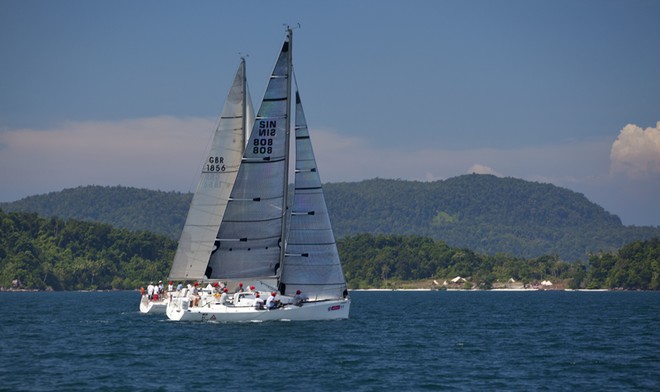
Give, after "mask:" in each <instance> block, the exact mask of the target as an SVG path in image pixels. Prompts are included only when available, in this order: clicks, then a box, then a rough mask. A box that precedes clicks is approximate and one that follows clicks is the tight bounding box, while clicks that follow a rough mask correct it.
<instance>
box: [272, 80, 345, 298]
mask: <svg viewBox="0 0 660 392" xmlns="http://www.w3.org/2000/svg"><path fill="white" fill-rule="evenodd" d="M295 138H296V161H295V190H294V196H293V204H292V208H291V217H290V222H289V226H290V229H289V237H288V241H287V247H286V255H285V259H284V267H283V269H282V276H281V279H280V282H281V284H280V291H281V292H284V291H286V293H294V292H295V291H296V290H297V289H300V290H302V291H303V292H304V293H305V294H306V295H307V296H308V297H309V298H310V299H336V298H341V297H342V296H344V295H345V290H346V281H345V278H344V273H343V271H342V268H341V263H340V260H339V253H338V252H337V245H336V243H335V237H334V234H333V233H332V227H331V225H330V218H329V216H328V209H327V207H326V203H325V197H324V196H323V188H322V186H321V178H320V176H319V171H318V169H317V166H316V158H315V157H314V150H313V149H312V143H311V139H310V137H309V131H308V129H307V121H306V120H305V114H304V112H303V108H302V102H301V99H300V94H299V93H298V89H297V86H296V122H295Z"/></svg>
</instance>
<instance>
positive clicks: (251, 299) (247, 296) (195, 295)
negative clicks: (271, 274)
mask: <svg viewBox="0 0 660 392" xmlns="http://www.w3.org/2000/svg"><path fill="white" fill-rule="evenodd" d="M182 289H183V287H182V284H181V283H179V286H178V287H177V291H178V292H182ZM188 293H189V298H190V306H191V307H197V306H200V301H201V300H202V298H205V299H206V301H205V302H206V303H209V302H210V301H209V300H208V299H207V298H209V297H214V298H215V301H214V302H216V303H220V304H222V305H225V306H250V304H251V305H252V306H254V308H255V309H257V310H275V309H278V308H281V307H283V306H284V305H288V304H293V305H296V306H302V305H303V303H304V302H305V301H306V300H307V298H306V297H304V296H303V295H302V293H301V291H300V290H297V291H296V295H295V296H294V297H293V302H286V303H284V302H282V301H281V299H280V298H278V297H277V292H275V291H272V292H270V295H268V297H267V298H266V299H265V300H264V298H263V297H262V293H261V292H259V291H257V290H255V287H254V286H248V287H243V283H242V282H241V283H239V284H238V286H237V287H236V289H235V290H234V292H233V295H231V296H230V294H229V289H228V287H227V286H226V285H225V284H224V283H221V282H215V283H213V284H211V283H209V284H208V285H207V286H206V287H205V288H203V289H201V288H200V286H199V283H198V282H195V283H194V284H193V285H188Z"/></svg>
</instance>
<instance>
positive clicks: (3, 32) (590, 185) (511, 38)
mask: <svg viewBox="0 0 660 392" xmlns="http://www.w3.org/2000/svg"><path fill="white" fill-rule="evenodd" d="M658 20H660V1H646V0H578V1H574V0H548V1H539V0H520V1H519V0H500V1H490V0H466V1H458V0H440V1H432V0H429V1H421V0H406V1H391V0H362V1H349V0H336V1H306V0H300V1H281V0H273V1H257V0H241V1H239V0H235V1H204V0H199V1H193V2H182V1H169V0H143V1H127V0H116V1H99V0H59V1H45V0H41V1H35V0H0V201H14V200H18V199H21V198H23V197H26V196H30V195H35V194H42V193H48V192H53V191H60V190H62V189H65V188H72V187H77V186H84V185H111V186H112V185H124V186H133V187H142V188H148V189H158V190H164V191H172V190H173V191H180V192H189V191H192V190H194V188H195V185H196V178H197V175H198V171H199V168H200V167H201V165H202V159H203V156H204V153H205V150H206V149H207V148H208V144H209V142H210V136H211V133H212V131H213V130H214V127H215V123H216V121H217V116H218V114H219V112H220V110H221V109H222V106H223V105H224V100H225V97H226V95H227V92H228V90H229V87H230V85H231V82H232V80H233V78H234V75H235V72H236V69H237V67H238V64H239V62H240V57H241V56H247V57H246V58H247V67H248V83H249V87H250V92H251V95H252V98H253V100H254V104H255V107H258V105H259V102H260V100H261V97H262V96H263V92H264V89H265V87H266V83H267V80H268V76H269V75H270V72H271V71H272V67H273V65H274V63H275V60H276V57H277V54H278V52H279V49H280V47H281V44H282V42H283V40H284V37H285V26H286V25H290V26H295V27H297V26H298V24H299V25H300V28H296V29H295V30H294V44H293V45H294V46H293V56H294V66H295V70H296V79H297V81H298V86H299V88H300V92H301V96H302V99H303V102H304V104H305V114H306V117H307V122H308V125H309V127H310V133H311V136H312V140H313V143H314V148H315V152H316V155H317V160H318V165H319V172H320V174H321V178H322V181H323V182H346V181H360V180H364V179H370V178H375V177H379V178H395V179H405V180H417V181H436V180H444V179H447V178H451V177H455V176H459V175H463V174H468V173H484V174H486V173H488V174H494V175H497V176H500V177H515V178H521V179H524V180H528V181H537V182H542V183H551V184H554V185H557V186H560V187H564V188H567V189H570V190H573V191H576V192H580V193H582V194H584V195H585V196H586V197H587V198H588V199H589V200H591V201H593V202H595V203H598V204H599V205H601V206H602V207H603V208H605V209H606V210H607V211H608V212H610V213H612V214H616V215H617V216H619V217H620V218H621V220H622V222H623V223H624V224H626V225H638V226H645V225H650V226H660V203H659V200H660V23H658Z"/></svg>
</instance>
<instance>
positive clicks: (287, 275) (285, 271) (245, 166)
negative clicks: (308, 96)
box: [167, 29, 351, 322]
mask: <svg viewBox="0 0 660 392" xmlns="http://www.w3.org/2000/svg"><path fill="white" fill-rule="evenodd" d="M292 38H293V37H292V31H291V29H288V30H287V37H286V39H285V42H284V44H283V46H282V50H281V51H280V54H279V57H278V59H277V62H276V64H275V68H274V70H273V73H272V74H271V77H270V81H269V83H268V86H267V89H266V92H265V94H264V98H263V101H262V103H261V106H260V109H259V112H258V114H257V117H256V119H255V122H254V125H253V127H252V132H251V134H250V138H249V139H248V143H247V147H246V148H245V150H244V152H243V154H242V158H241V159H240V167H239V168H238V173H237V174H236V176H235V181H234V182H233V187H232V189H231V194H230V195H229V197H228V199H227V203H226V208H225V209H224V214H215V215H214V216H213V219H218V218H219V220H218V222H217V225H219V227H218V226H217V225H216V231H215V233H214V236H213V237H212V238H208V236H207V238H205V239H201V240H197V239H193V238H195V237H194V236H193V235H192V234H194V233H191V234H190V238H191V239H189V240H188V241H195V243H196V244H197V243H198V242H200V241H205V242H206V244H207V245H206V247H207V249H206V253H205V254H203V255H202V252H200V253H199V257H197V258H196V259H195V263H197V264H199V265H198V266H197V267H196V268H195V269H194V270H193V268H187V267H186V268H187V270H186V271H187V273H186V274H185V275H182V274H181V273H176V274H175V273H174V272H176V271H179V270H180V268H182V267H177V268H175V267H176V266H173V268H172V271H173V273H172V274H171V275H172V276H171V278H173V279H180V278H185V279H188V280H190V279H197V280H209V281H222V282H225V283H227V284H228V285H230V286H231V285H232V284H233V285H235V284H236V282H239V281H240V282H245V283H246V287H251V286H255V289H254V290H252V291H250V292H243V293H237V294H235V295H234V298H233V301H231V302H225V301H221V300H220V299H219V298H218V297H216V296H213V295H205V296H203V297H202V299H201V301H200V303H199V305H198V306H194V307H193V306H191V305H190V301H189V300H188V298H186V297H185V296H179V297H177V298H175V299H173V300H172V301H171V302H170V303H169V304H168V306H167V316H168V318H170V319H171V320H188V321H220V322H238V321H267V320H333V319H346V318H348V315H349V310H350V303H351V302H350V298H348V291H347V288H346V281H345V277H344V273H343V271H342V267H341V263H340V260H339V254H338V252H337V246H336V243H335V238H334V235H333V233H332V227H331V225H330V219H329V217H328V212H327V208H326V204H325V198H324V196H323V190H322V187H321V181H320V177H319V174H318V170H317V168H316V159H315V157H314V152H313V149H312V144H311V141H310V137H309V133H308V130H307V124H306V121H305V116H304V113H303V111H302V103H301V100H300V95H299V94H298V92H297V91H296V94H295V96H296V100H295V112H296V115H295V131H294V132H295V150H294V151H290V150H291V149H290V148H289V144H290V135H291V125H293V124H292V122H291V118H292V116H291V112H292V106H293V104H294V102H293V100H292V90H293V87H294V78H293V65H292ZM296 90H297V87H296ZM294 153H295V160H294V162H295V181H294V189H293V199H292V200H291V201H289V183H288V172H289V164H290V157H293V155H294ZM193 201H194V200H193ZM191 209H192V207H191ZM209 219H211V218H209ZM184 231H185V230H184ZM182 237H183V236H182ZM182 242H183V241H182ZM183 244H184V246H185V242H183ZM179 246H180V247H181V246H182V244H181V243H180V244H179ZM199 246H200V247H201V244H200V245H199ZM178 253H179V252H178V251H177V254H178ZM202 256H203V257H202ZM176 263H177V260H176V259H175V264H176ZM188 264H192V263H188V262H186V263H184V264H183V265H184V266H187V265H188ZM202 264H203V265H204V267H201V265H202ZM255 292H261V294H262V295H263V297H266V296H268V295H272V296H273V297H275V299H276V300H277V302H278V303H279V306H277V307H275V308H273V309H270V310H269V309H259V308H258V307H255V297H256V293H255ZM297 292H302V296H304V298H305V301H304V302H302V303H297V304H296V303H294V301H295V298H294V294H295V293H297Z"/></svg>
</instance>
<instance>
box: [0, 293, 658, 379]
mask: <svg viewBox="0 0 660 392" xmlns="http://www.w3.org/2000/svg"><path fill="white" fill-rule="evenodd" d="M351 297H352V299H353V304H352V307H351V318H350V319H349V320H343V321H323V322H267V323H246V324H214V323H181V322H171V321H168V320H167V319H166V317H165V316H164V315H163V316H150V315H143V314H141V313H139V311H138V303H139V294H137V293H135V292H113V293H80V292H65V293H61V292H57V293H0V314H2V317H1V319H0V337H1V339H2V344H0V390H2V391H5V390H6V391H51V390H65V391H91V390H101V391H135V390H150V391H183V390H187V391H200V390H225V389H231V390H241V391H246V392H248V391H250V392H252V391H389V390H404V391H441V390H458V391H475V390H487V391H492V390H511V391H517V390H525V391H528V390H533V391H556V390H562V391H571V390H575V391H578V390H579V391H583V390H598V391H621V390H639V391H652V390H655V391H658V390H660V292H554V291H551V292H487V291H484V292H452V291H450V292H442V291H440V292H401V291H397V292H352V293H351Z"/></svg>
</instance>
